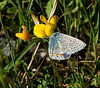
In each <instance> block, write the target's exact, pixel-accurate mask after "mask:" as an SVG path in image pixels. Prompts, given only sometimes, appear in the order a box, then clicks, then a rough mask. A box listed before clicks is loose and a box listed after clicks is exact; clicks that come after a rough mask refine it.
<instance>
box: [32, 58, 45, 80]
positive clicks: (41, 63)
mask: <svg viewBox="0 0 100 88" xmlns="http://www.w3.org/2000/svg"><path fill="white" fill-rule="evenodd" d="M44 60H45V59H43V60H42V62H41V63H40V65H39V67H38V68H37V70H36V72H35V73H34V75H33V76H32V77H31V79H32V78H33V77H34V76H35V75H36V73H37V72H38V70H39V69H40V67H41V65H42V63H43V62H44Z"/></svg>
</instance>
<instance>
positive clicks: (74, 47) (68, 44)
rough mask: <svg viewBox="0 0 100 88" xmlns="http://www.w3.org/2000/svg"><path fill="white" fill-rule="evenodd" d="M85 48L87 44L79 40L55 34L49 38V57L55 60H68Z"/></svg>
mask: <svg viewBox="0 0 100 88" xmlns="http://www.w3.org/2000/svg"><path fill="white" fill-rule="evenodd" d="M85 46H86V44H85V43H84V42H83V41H81V40H79V39H77V38H74V37H71V36H69V35H65V34H62V33H59V32H55V33H53V34H52V35H51V36H50V38H49V49H48V50H49V56H50V58H51V59H54V60H66V59H68V58H69V57H70V56H71V54H73V53H75V52H78V51H80V50H81V49H83V48H84V47H85Z"/></svg>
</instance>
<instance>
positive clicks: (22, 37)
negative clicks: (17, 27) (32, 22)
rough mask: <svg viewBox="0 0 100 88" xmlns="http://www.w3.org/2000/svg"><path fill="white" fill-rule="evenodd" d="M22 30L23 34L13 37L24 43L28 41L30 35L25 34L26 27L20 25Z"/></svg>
mask: <svg viewBox="0 0 100 88" xmlns="http://www.w3.org/2000/svg"><path fill="white" fill-rule="evenodd" d="M22 28H23V32H22V33H16V34H15V36H16V37H18V38H20V39H22V40H24V41H26V40H30V39H31V37H32V35H30V34H28V33H27V30H26V27H25V26H24V25H22Z"/></svg>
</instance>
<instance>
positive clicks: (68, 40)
mask: <svg viewBox="0 0 100 88" xmlns="http://www.w3.org/2000/svg"><path fill="white" fill-rule="evenodd" d="M60 35H61V36H63V40H62V41H61V43H62V45H63V46H62V49H63V50H65V52H66V53H67V54H73V53H76V52H78V51H80V50H82V49H83V48H84V47H85V46H86V44H85V43H84V42H83V41H81V40H79V39H77V38H74V37H71V36H69V35H65V34H62V33H60Z"/></svg>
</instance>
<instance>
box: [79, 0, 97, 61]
mask: <svg viewBox="0 0 100 88" xmlns="http://www.w3.org/2000/svg"><path fill="white" fill-rule="evenodd" d="M80 2H81V3H80V4H82V7H83V10H84V13H85V15H86V17H87V19H88V22H89V25H90V28H91V32H92V35H93V49H94V60H95V61H96V46H95V37H94V36H95V35H94V30H93V27H92V23H91V21H90V18H89V16H88V14H87V12H86V9H85V7H84V5H83V2H82V0H80Z"/></svg>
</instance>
